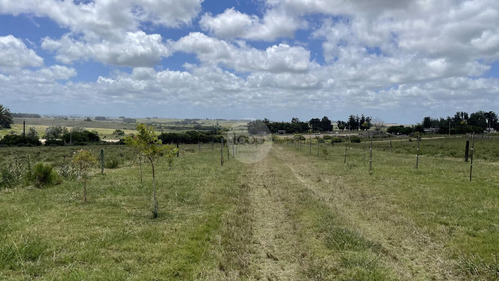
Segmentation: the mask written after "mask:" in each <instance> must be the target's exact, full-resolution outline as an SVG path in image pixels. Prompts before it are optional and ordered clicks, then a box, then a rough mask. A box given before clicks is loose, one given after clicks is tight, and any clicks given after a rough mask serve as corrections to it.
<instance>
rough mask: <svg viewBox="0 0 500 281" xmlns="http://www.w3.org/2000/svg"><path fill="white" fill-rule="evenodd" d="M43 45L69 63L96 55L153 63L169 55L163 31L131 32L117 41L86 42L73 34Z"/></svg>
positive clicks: (107, 59) (47, 40)
mask: <svg viewBox="0 0 500 281" xmlns="http://www.w3.org/2000/svg"><path fill="white" fill-rule="evenodd" d="M42 48H44V49H47V50H51V51H55V52H56V53H57V55H56V59H57V60H59V61H61V62H63V63H66V64H70V63H72V62H73V61H75V60H79V59H93V60H95V61H99V62H101V63H105V64H111V65H122V66H131V67H138V66H153V65H155V64H156V63H158V62H159V61H160V60H161V58H162V57H165V56H168V55H169V51H168V49H167V47H166V46H165V45H164V44H163V42H162V37H161V35H159V34H146V33H144V32H143V31H137V32H127V33H126V34H125V36H124V37H123V38H122V39H121V40H118V41H114V42H113V41H105V40H103V41H99V42H92V43H89V42H82V41H78V40H75V39H74V38H71V37H70V36H69V35H65V36H63V37H62V38H61V39H60V40H53V39H50V38H44V39H43V41H42Z"/></svg>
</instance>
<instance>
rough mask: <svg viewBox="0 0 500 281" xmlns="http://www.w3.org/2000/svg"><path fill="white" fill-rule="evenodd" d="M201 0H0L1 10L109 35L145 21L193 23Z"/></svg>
mask: <svg viewBox="0 0 500 281" xmlns="http://www.w3.org/2000/svg"><path fill="white" fill-rule="evenodd" d="M202 1H203V0H165V1H151V0H120V1H108V0H96V1H89V2H73V1H58V0H43V1H39V0H24V1H0V13H2V14H14V15H18V14H22V13H27V14H33V15H35V16H38V17H48V18H51V19H52V20H54V21H55V22H57V23H58V24H59V25H61V26H64V27H66V28H69V29H70V30H71V31H72V32H74V33H84V34H88V35H98V36H100V37H105V38H108V37H112V34H113V33H115V32H116V31H137V29H138V27H139V26H140V24H141V23H146V22H150V23H153V24H155V25H162V26H166V27H179V26H181V25H187V24H190V23H191V21H192V20H193V19H194V18H195V17H196V16H197V15H198V13H199V12H200V10H201V3H202Z"/></svg>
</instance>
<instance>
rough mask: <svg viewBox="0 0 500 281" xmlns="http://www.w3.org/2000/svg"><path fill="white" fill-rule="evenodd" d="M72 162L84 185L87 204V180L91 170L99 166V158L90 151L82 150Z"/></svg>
mask: <svg viewBox="0 0 500 281" xmlns="http://www.w3.org/2000/svg"><path fill="white" fill-rule="evenodd" d="M72 162H73V165H74V166H75V167H76V169H77V171H78V179H79V180H80V181H81V182H82V183H83V202H87V180H88V177H89V175H90V169H91V168H92V167H93V166H94V165H96V164H97V157H95V156H94V155H92V153H90V151H88V150H84V149H80V150H78V151H77V152H75V154H74V155H73V161H72Z"/></svg>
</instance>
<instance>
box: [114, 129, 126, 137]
mask: <svg viewBox="0 0 500 281" xmlns="http://www.w3.org/2000/svg"><path fill="white" fill-rule="evenodd" d="M113 135H116V136H124V135H125V132H124V131H123V130H120V129H116V130H115V131H114V132H113Z"/></svg>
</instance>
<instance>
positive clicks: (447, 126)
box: [422, 111, 498, 134]
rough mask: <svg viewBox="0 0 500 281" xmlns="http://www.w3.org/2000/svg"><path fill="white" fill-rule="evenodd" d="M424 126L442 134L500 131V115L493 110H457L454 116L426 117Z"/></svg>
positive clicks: (423, 122)
mask: <svg viewBox="0 0 500 281" xmlns="http://www.w3.org/2000/svg"><path fill="white" fill-rule="evenodd" d="M422 126H423V128H424V129H430V128H434V129H436V130H437V132H438V133H440V134H448V133H450V134H465V133H472V132H475V133H482V132H484V131H485V130H487V129H493V130H496V131H498V116H497V114H496V113H495V112H493V111H489V112H485V111H477V112H474V113H472V114H470V115H469V114H468V113H467V112H457V113H455V116H453V117H450V116H448V117H446V118H442V117H441V118H439V119H437V118H436V119H435V118H432V117H430V116H427V117H424V120H423V121H422Z"/></svg>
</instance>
